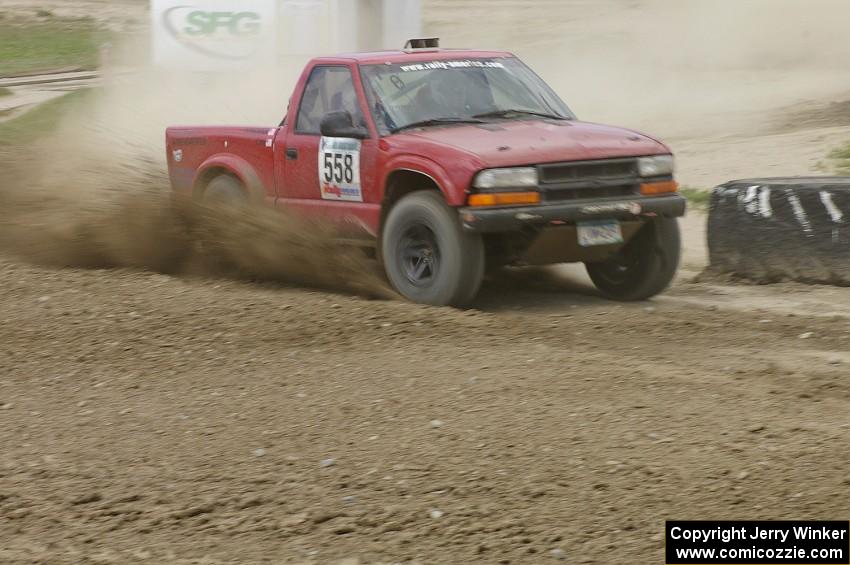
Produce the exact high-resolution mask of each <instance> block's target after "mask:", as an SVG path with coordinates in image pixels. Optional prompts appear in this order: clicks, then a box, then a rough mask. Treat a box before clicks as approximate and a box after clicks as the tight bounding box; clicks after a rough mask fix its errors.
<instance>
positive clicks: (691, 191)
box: [679, 186, 711, 210]
mask: <svg viewBox="0 0 850 565" xmlns="http://www.w3.org/2000/svg"><path fill="white" fill-rule="evenodd" d="M679 193H680V194H681V195H682V196H684V197H685V198H687V199H688V204H690V205H691V206H693V207H694V208H696V209H698V210H705V209H706V208H708V203H709V202H710V201H711V191H710V190H706V189H704V188H693V187H689V186H683V187H682V188H680V189H679Z"/></svg>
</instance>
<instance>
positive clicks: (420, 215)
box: [381, 191, 485, 307]
mask: <svg viewBox="0 0 850 565" xmlns="http://www.w3.org/2000/svg"><path fill="white" fill-rule="evenodd" d="M420 239H421V240H422V242H423V244H422V245H421V246H417V245H416V242H417V241H418V240H420ZM381 246H382V257H383V263H384V270H385V271H386V274H387V278H388V279H389V281H390V284H392V286H393V287H394V288H395V289H396V291H398V293H399V294H401V295H402V296H404V297H405V298H407V299H408V300H411V301H412V302H417V303H420V304H431V305H434V306H455V307H464V306H467V305H468V304H469V303H470V302H471V301H472V299H473V298H475V295H476V294H478V290H479V288H480V287H481V281H482V279H483V277H484V265H485V258H484V243H483V241H482V240H481V236H480V235H478V234H471V233H467V232H464V231H463V228H462V227H461V224H460V219H459V218H458V215H457V212H456V211H455V210H453V209H452V208H451V207H449V206H448V205H447V204H446V202H445V200H444V199H443V197H442V195H441V194H440V193H439V192H436V191H418V192H413V193H411V194H409V195H407V196H405V197H404V198H402V199H401V200H399V202H398V203H396V205H395V206H394V207H393V208H392V210H390V213H389V215H388V216H387V220H386V223H385V224H384V229H383V233H382V236H381ZM429 247H430V248H431V251H430V255H429V253H428V248H429ZM417 253H419V254H420V255H422V256H423V257H425V258H426V259H427V258H428V257H430V258H431V263H428V262H427V261H424V263H425V265H426V266H425V267H424V268H423V267H421V265H422V264H423V261H420V262H419V263H417V262H416V254H417ZM420 259H421V257H420ZM420 269H423V272H422V273H421V276H420V277H417V276H416V275H417V273H418V271H419V270H420Z"/></svg>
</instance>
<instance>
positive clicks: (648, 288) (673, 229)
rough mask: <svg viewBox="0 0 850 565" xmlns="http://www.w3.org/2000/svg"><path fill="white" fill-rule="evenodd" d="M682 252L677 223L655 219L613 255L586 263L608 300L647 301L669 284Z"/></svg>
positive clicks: (674, 220) (665, 219) (666, 219)
mask: <svg viewBox="0 0 850 565" xmlns="http://www.w3.org/2000/svg"><path fill="white" fill-rule="evenodd" d="M680 253H681V235H680V233H679V223H678V221H677V220H676V219H675V218H655V219H653V220H650V221H648V222H647V223H646V225H645V226H643V227H642V228H641V229H640V231H639V232H638V233H637V234H636V235H635V236H634V237H633V238H632V239H631V240H630V241H629V242H628V243H627V244H626V245H625V246H624V247H623V249H621V250H620V251H619V252H618V253H617V254H616V255H614V256H613V257H611V258H609V259H608V260H606V261H604V262H601V263H586V264H585V267H586V268H587V274H588V275H590V278H591V280H592V281H593V284H595V285H596V288H597V289H599V291H600V292H602V294H603V295H605V296H606V297H607V298H610V299H612V300H620V301H637V300H647V299H649V298H652V297H653V296H655V295H656V294H658V293H660V292H661V291H663V290H664V289H665V288H667V287H668V286H669V285H670V282H671V281H672V280H673V277H674V276H675V275H676V269H677V268H678V266H679V256H680Z"/></svg>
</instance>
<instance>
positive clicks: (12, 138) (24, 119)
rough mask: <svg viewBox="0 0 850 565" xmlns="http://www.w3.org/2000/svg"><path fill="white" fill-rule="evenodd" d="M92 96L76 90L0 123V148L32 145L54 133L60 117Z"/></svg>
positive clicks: (86, 90) (84, 91)
mask: <svg viewBox="0 0 850 565" xmlns="http://www.w3.org/2000/svg"><path fill="white" fill-rule="evenodd" d="M92 94H93V91H92V90H88V89H84V90H77V91H74V92H71V93H69V94H66V95H64V96H62V97H60V98H55V99H53V100H51V101H49V102H45V103H44V104H40V105H38V106H36V107H35V108H33V109H32V110H30V111H28V112H26V113H24V114H22V115H20V116H18V117H17V118H13V119H11V120H8V121H6V122H0V148H1V147H3V146H21V145H25V144H27V143H32V142H34V141H37V140H38V139H39V138H41V137H44V136H46V135H48V134H50V133H52V132H54V131H56V128H57V127H59V124H60V123H61V122H62V117H63V116H64V115H65V114H66V113H68V112H69V111H72V110H73V109H74V108H76V107H78V106H79V105H80V104H82V103H84V101H85V99H86V98H87V97H89V96H91V95H92Z"/></svg>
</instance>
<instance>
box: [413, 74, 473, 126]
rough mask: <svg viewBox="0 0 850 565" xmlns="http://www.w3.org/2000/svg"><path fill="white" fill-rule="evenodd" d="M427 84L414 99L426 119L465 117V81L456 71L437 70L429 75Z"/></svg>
mask: <svg viewBox="0 0 850 565" xmlns="http://www.w3.org/2000/svg"><path fill="white" fill-rule="evenodd" d="M428 79H429V80H428V83H427V84H426V85H425V86H424V87H423V88H422V89H421V91H420V93H419V95H418V96H417V97H416V99H417V103H418V104H419V105H420V106H422V108H423V110H424V111H425V112H426V113H427V115H428V117H432V118H441V117H460V116H466V115H467V94H468V93H467V81H466V80H464V79H465V77H464V76H463V75H462V74H461V73H458V72H457V71H453V70H449V69H438V70H435V71H433V72H432V73H430V76H429V77H428Z"/></svg>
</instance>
